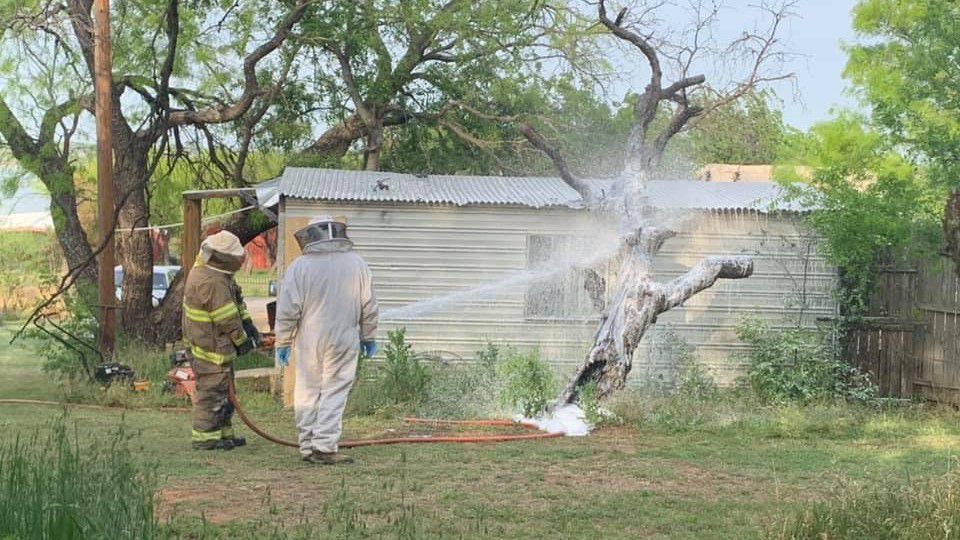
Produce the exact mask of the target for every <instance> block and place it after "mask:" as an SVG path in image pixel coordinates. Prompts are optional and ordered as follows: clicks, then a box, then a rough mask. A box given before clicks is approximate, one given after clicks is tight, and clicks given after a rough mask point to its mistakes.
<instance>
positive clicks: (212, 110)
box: [168, 0, 315, 126]
mask: <svg viewBox="0 0 960 540" xmlns="http://www.w3.org/2000/svg"><path fill="white" fill-rule="evenodd" d="M314 1H315V0H297V3H296V5H295V6H294V8H293V9H291V10H290V12H289V13H287V15H286V16H285V17H284V18H283V21H281V22H280V24H279V25H277V29H276V31H275V33H274V35H273V37H271V38H270V39H269V40H268V41H267V42H265V43H263V44H262V45H260V46H259V47H257V48H256V49H255V50H254V51H253V52H252V53H250V54H249V55H247V57H246V58H244V59H243V80H244V88H243V94H242V95H241V96H240V98H239V99H238V100H237V101H236V102H235V103H233V104H230V105H227V106H219V107H208V108H204V109H201V110H198V111H176V112H172V113H171V114H170V119H169V122H168V123H169V125H171V126H176V125H186V124H201V123H206V124H220V123H224V122H230V121H232V120H236V119H237V118H239V117H240V116H241V115H243V114H244V113H245V112H246V111H247V110H248V109H249V108H250V105H251V104H253V100H254V99H255V98H256V97H257V96H259V95H260V94H261V93H262V92H263V90H262V89H261V88H260V84H259V82H258V80H257V64H258V63H259V62H260V60H262V59H263V58H265V57H266V56H267V55H268V54H270V53H272V52H273V51H275V50H276V49H277V48H278V47H279V46H280V45H281V44H282V43H283V42H284V41H285V40H286V39H287V36H289V35H290V31H291V30H292V29H293V26H294V25H295V24H297V22H299V21H300V19H301V18H302V17H303V14H304V12H305V11H306V9H307V7H308V6H309V5H310V4H312V3H313V2H314Z"/></svg>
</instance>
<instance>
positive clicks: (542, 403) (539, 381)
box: [497, 351, 556, 418]
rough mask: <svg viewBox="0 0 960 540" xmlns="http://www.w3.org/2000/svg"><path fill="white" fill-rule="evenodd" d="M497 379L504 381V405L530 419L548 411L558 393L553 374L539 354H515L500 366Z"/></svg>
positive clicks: (533, 352)
mask: <svg viewBox="0 0 960 540" xmlns="http://www.w3.org/2000/svg"><path fill="white" fill-rule="evenodd" d="M497 375H498V376H499V377H501V378H502V379H503V391H502V392H501V400H502V402H503V403H504V404H506V405H508V406H510V407H512V408H514V409H516V410H519V411H520V412H521V413H522V414H523V415H524V416H525V417H527V418H532V417H534V416H537V415H538V414H540V413H542V412H543V411H545V410H546V408H547V404H548V403H549V401H550V399H551V398H553V396H554V394H555V392H556V388H555V382H554V377H553V372H552V371H551V370H550V366H548V365H547V363H546V362H544V361H543V359H542V358H540V353H539V352H538V351H532V352H528V353H522V352H513V354H511V355H510V356H509V357H508V358H506V359H505V360H503V361H501V362H500V363H499V364H498V365H497Z"/></svg>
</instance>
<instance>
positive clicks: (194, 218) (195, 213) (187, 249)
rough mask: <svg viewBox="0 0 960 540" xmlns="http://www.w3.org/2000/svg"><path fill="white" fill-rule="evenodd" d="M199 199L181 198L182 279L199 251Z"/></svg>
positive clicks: (191, 266) (188, 271)
mask: <svg viewBox="0 0 960 540" xmlns="http://www.w3.org/2000/svg"><path fill="white" fill-rule="evenodd" d="M200 201H201V199H189V198H187V197H186V196H184V198H183V249H182V252H181V253H180V258H181V259H182V263H183V266H182V269H181V271H182V272H183V277H184V279H186V277H187V274H189V273H190V269H191V268H193V263H194V261H196V260H197V253H198V252H199V251H200V233H201V229H200V227H201V224H200Z"/></svg>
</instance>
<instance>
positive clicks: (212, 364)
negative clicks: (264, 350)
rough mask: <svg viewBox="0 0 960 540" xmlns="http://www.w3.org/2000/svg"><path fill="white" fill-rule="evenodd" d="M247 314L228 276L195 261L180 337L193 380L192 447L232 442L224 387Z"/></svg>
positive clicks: (230, 412) (185, 295)
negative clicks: (186, 346) (189, 356)
mask: <svg viewBox="0 0 960 540" xmlns="http://www.w3.org/2000/svg"><path fill="white" fill-rule="evenodd" d="M245 320H246V321H248V322H249V321H250V313H249V312H248V311H247V308H246V305H245V304H244V302H243V296H242V294H241V292H240V287H239V286H238V285H237V283H236V282H235V281H234V280H233V274H232V272H228V271H226V270H221V269H219V268H216V267H215V266H213V264H212V263H206V264H204V263H202V262H200V261H199V259H198V262H197V264H196V266H194V268H193V269H192V270H191V271H190V273H189V274H188V275H187V281H186V285H185V287H184V292H183V338H184V340H185V341H186V342H187V343H188V344H189V346H190V352H191V354H192V356H193V361H192V363H191V365H192V367H193V372H194V377H195V378H196V381H197V393H196V398H195V402H194V406H193V433H192V439H193V442H194V443H206V442H210V441H217V440H219V439H233V437H234V434H233V427H232V424H231V417H232V416H233V407H232V406H231V405H230V402H229V397H228V396H229V385H230V379H231V378H232V377H233V368H232V362H233V360H234V358H235V357H236V356H237V352H236V351H237V348H238V347H241V346H242V345H244V344H245V343H246V342H247V340H248V339H249V337H248V336H247V333H246V332H245V331H244V321H245Z"/></svg>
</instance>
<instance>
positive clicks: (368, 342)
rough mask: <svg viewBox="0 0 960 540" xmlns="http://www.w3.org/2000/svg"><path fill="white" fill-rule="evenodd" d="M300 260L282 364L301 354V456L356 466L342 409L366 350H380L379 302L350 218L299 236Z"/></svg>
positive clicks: (288, 277) (290, 285)
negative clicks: (344, 444)
mask: <svg viewBox="0 0 960 540" xmlns="http://www.w3.org/2000/svg"><path fill="white" fill-rule="evenodd" d="M294 237H295V238H296V240H297V243H298V244H299V245H300V250H301V252H302V253H303V255H302V256H301V257H299V258H298V259H297V260H295V261H294V262H293V264H291V265H290V268H288V269H287V271H286V273H285V274H284V276H283V282H282V284H281V289H280V297H279V298H278V301H277V322H276V336H277V341H276V347H277V349H276V351H277V352H276V355H277V363H278V364H280V365H282V366H286V365H287V364H288V362H289V357H290V354H291V347H292V350H293V351H295V352H296V384H295V385H294V391H293V402H294V405H293V406H294V416H295V418H296V423H297V429H298V431H299V440H300V454H301V456H302V457H303V459H304V461H308V462H311V463H317V464H328V465H332V464H337V463H350V462H352V461H353V460H352V459H351V458H349V457H347V456H344V455H342V454H340V453H338V451H337V443H338V442H339V440H340V434H341V432H342V422H343V409H344V407H345V406H346V403H347V395H348V394H349V393H350V387H351V386H352V385H353V380H354V377H355V376H356V372H357V360H358V358H359V356H360V351H361V350H363V352H364V353H365V354H367V355H369V356H373V354H375V353H376V350H377V343H376V333H377V301H376V299H375V298H374V295H373V286H372V283H371V276H370V269H369V268H368V267H367V263H366V262H364V260H363V259H362V258H360V256H359V255H357V254H356V253H355V252H354V251H352V249H353V242H352V241H350V239H349V238H347V224H346V219H344V218H333V217H329V216H322V217H318V218H316V219H314V220H312V221H311V222H310V224H309V225H308V226H307V227H305V228H303V229H301V230H299V231H297V232H296V233H295V234H294Z"/></svg>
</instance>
